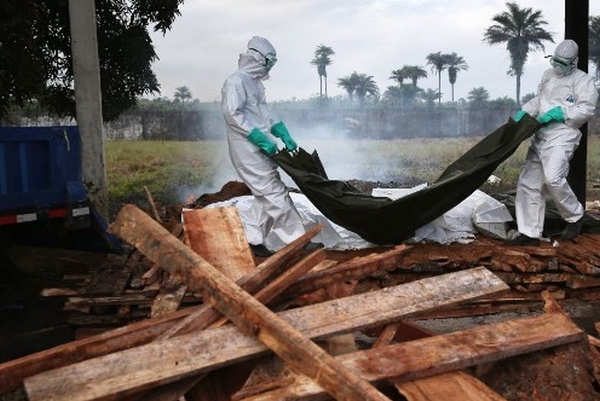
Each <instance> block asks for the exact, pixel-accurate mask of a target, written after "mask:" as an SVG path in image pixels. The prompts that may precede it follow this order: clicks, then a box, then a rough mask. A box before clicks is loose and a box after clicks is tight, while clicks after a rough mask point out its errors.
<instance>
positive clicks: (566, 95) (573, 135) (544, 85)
mask: <svg viewBox="0 0 600 401" xmlns="http://www.w3.org/2000/svg"><path fill="white" fill-rule="evenodd" d="M577 53H578V48H577V44H576V43H575V42H574V41H572V40H565V41H563V42H561V43H560V44H559V45H558V46H557V48H556V51H555V53H554V57H555V58H556V57H558V58H560V59H561V60H571V64H570V66H569V67H568V68H565V67H562V69H561V68H557V67H561V66H558V65H557V66H556V67H554V68H551V69H549V70H547V71H546V72H544V75H543V76H542V81H541V83H540V84H539V86H538V91H537V95H536V96H535V97H534V98H533V99H531V100H530V101H529V102H527V103H526V104H525V105H523V107H522V110H523V111H525V112H527V113H528V114H530V115H531V116H533V117H539V116H541V115H543V114H544V113H546V112H547V111H548V110H550V109H552V108H554V107H556V106H561V107H562V109H563V111H564V116H565V122H564V123H559V122H556V121H552V122H550V123H548V124H547V125H546V126H544V127H542V128H541V129H540V130H539V131H538V132H536V133H535V134H534V136H533V137H532V139H531V145H530V147H529V149H528V152H527V157H526V163H525V167H524V169H523V171H522V172H521V175H520V176H519V181H518V184H517V195H516V199H515V212H516V218H517V225H518V230H519V232H520V233H521V234H524V235H526V236H528V237H531V238H541V237H542V232H543V229H544V217H545V210H546V202H545V194H547V195H549V196H550V198H551V199H552V201H553V202H554V204H555V205H556V207H557V209H558V211H559V212H560V214H561V216H562V218H563V219H564V220H565V221H567V222H568V223H574V222H577V221H578V220H579V219H580V218H581V217H582V216H583V213H584V208H583V206H582V205H581V203H580V202H579V200H578V199H577V197H576V195H575V194H574V193H573V190H572V189H571V187H570V186H569V184H568V182H567V176H568V173H569V161H570V160H571V158H572V156H573V153H574V152H575V150H576V149H577V147H578V146H579V141H580V139H581V135H582V134H581V132H580V131H579V127H581V126H582V125H583V124H584V123H585V122H587V121H588V120H589V119H590V118H591V117H592V116H593V114H594V109H595V108H596V103H597V101H598V91H597V89H596V88H595V86H594V81H593V79H592V77H591V76H589V75H588V74H586V73H585V72H583V71H581V70H579V69H577V68H576V67H575V66H576V64H577ZM551 63H552V62H551ZM553 65H554V64H553Z"/></svg>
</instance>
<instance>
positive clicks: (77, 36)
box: [69, 0, 108, 221]
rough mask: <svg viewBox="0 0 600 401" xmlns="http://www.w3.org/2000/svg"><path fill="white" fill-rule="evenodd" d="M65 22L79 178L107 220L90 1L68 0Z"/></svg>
mask: <svg viewBox="0 0 600 401" xmlns="http://www.w3.org/2000/svg"><path fill="white" fill-rule="evenodd" d="M69 21H70V26H71V52H72V55H73V73H74V78H75V102H76V111H77V117H76V119H77V125H78V126H79V132H80V134H81V140H82V152H81V153H82V154H81V162H82V168H83V180H84V184H85V186H86V188H87V190H88V196H89V198H90V200H91V201H92V202H93V204H94V206H95V207H96V209H97V210H98V212H99V213H100V214H101V215H102V216H103V217H104V218H105V219H106V220H107V221H108V199H107V190H106V166H105V159H104V137H103V131H102V93H101V90H100V66H99V63H98V38H97V34H96V8H95V3H94V0H69Z"/></svg>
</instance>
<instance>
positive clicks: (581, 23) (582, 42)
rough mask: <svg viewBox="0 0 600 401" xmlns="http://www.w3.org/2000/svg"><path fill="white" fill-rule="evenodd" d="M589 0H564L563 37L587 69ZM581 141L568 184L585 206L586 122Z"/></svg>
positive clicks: (579, 66) (581, 66)
mask: <svg viewBox="0 0 600 401" xmlns="http://www.w3.org/2000/svg"><path fill="white" fill-rule="evenodd" d="M589 17H590V2H589V0H565V39H573V40H574V41H575V42H577V44H578V45H579V65H578V68H579V69H580V70H582V71H585V72H587V70H588V47H589V46H588V36H589V22H588V20H589ZM581 133H582V134H583V136H582V137H581V142H580V143H579V148H577V150H576V151H575V154H574V155H573V159H571V169H570V170H569V184H570V185H571V188H573V192H575V195H577V199H579V202H581V204H582V205H583V206H584V207H585V200H586V182H587V148H588V147H587V124H584V125H583V127H581Z"/></svg>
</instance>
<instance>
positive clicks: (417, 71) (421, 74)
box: [402, 65, 427, 88]
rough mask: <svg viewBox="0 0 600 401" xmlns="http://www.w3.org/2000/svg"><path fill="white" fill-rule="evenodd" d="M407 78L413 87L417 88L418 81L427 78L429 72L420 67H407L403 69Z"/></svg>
mask: <svg viewBox="0 0 600 401" xmlns="http://www.w3.org/2000/svg"><path fill="white" fill-rule="evenodd" d="M402 69H403V70H404V72H405V74H406V77H407V78H408V79H410V80H411V81H412V84H413V87H414V88H416V87H417V81H418V80H419V79H421V78H427V71H425V69H424V68H423V67H421V66H419V65H407V66H404V67H403V68H402Z"/></svg>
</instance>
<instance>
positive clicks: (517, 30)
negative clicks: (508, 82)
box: [483, 2, 554, 100]
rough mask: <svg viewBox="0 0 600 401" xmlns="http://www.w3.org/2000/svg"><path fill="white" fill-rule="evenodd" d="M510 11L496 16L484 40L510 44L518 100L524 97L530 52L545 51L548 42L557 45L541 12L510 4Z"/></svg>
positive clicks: (511, 65)
mask: <svg viewBox="0 0 600 401" xmlns="http://www.w3.org/2000/svg"><path fill="white" fill-rule="evenodd" d="M506 7H507V8H508V11H503V12H501V13H499V14H496V15H494V16H493V18H492V21H493V22H494V24H493V25H491V26H490V27H489V28H488V29H487V30H486V31H485V33H484V36H483V40H484V41H485V42H487V43H489V44H490V45H493V44H498V43H506V48H507V50H508V52H509V54H510V60H511V64H510V69H509V71H508V74H509V75H513V76H515V77H516V81H517V96H516V99H517V100H518V99H519V98H520V97H521V96H520V95H521V94H520V91H521V76H522V75H523V68H524V66H525V62H526V61H527V57H528V54H529V52H530V51H532V50H544V43H543V42H544V41H549V42H552V43H554V39H553V38H552V34H551V33H550V32H548V31H546V30H545V29H544V26H545V25H548V22H546V21H545V20H544V19H543V17H542V11H541V10H535V11H534V10H533V9H531V8H529V7H523V8H520V7H519V5H518V4H517V3H514V2H508V3H506Z"/></svg>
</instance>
